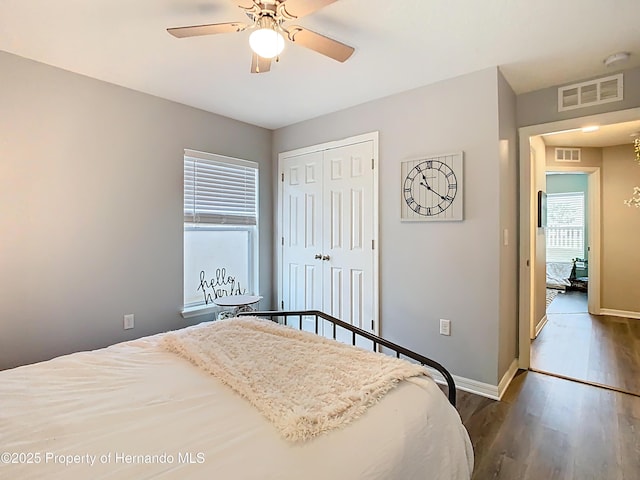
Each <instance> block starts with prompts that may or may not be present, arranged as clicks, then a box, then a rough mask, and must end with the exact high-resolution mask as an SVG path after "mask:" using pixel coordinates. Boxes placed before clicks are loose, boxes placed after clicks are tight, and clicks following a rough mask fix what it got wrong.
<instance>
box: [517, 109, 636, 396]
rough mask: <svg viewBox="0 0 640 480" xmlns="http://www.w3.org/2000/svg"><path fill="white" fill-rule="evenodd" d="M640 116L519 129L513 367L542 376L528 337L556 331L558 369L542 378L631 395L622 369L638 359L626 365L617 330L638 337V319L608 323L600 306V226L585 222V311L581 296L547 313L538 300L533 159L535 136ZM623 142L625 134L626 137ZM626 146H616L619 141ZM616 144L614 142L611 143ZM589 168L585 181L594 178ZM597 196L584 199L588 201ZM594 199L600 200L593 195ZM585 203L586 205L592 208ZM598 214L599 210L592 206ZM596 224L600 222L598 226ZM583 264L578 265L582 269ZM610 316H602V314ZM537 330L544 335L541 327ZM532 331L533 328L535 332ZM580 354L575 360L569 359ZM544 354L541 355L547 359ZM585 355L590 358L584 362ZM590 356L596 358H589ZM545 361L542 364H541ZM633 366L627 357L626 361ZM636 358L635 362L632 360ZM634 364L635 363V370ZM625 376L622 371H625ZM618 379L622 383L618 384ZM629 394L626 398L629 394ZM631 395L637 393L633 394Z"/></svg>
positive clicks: (540, 180)
mask: <svg viewBox="0 0 640 480" xmlns="http://www.w3.org/2000/svg"><path fill="white" fill-rule="evenodd" d="M638 118H640V109H638V108H636V109H631V110H624V111H619V112H611V113H607V114H601V115H594V116H590V117H583V118H578V119H572V120H566V121H561V122H553V123H549V124H545V125H537V126H533V127H523V128H521V129H520V149H521V151H520V166H521V210H520V211H521V225H520V233H521V250H520V260H521V261H520V317H519V367H520V368H525V369H527V368H532V369H536V370H543V369H546V367H540V365H541V364H542V363H543V360H545V359H541V358H539V357H538V358H532V357H535V356H536V355H537V354H538V352H537V351H534V350H533V349H531V348H529V347H530V345H531V342H532V339H534V338H536V335H537V334H540V336H539V337H538V339H537V340H534V346H535V343H545V342H548V341H549V337H550V336H551V334H552V333H553V331H554V329H555V332H556V333H557V334H558V335H557V337H558V338H559V339H560V341H559V343H558V344H559V345H561V348H560V349H558V350H557V358H556V359H555V360H556V362H557V364H558V365H562V369H561V370H560V371H559V372H558V371H556V372H545V373H551V374H556V376H562V377H565V378H571V379H578V381H585V382H587V383H592V384H598V385H602V386H607V388H611V387H613V389H620V390H622V391H630V390H632V389H631V388H630V387H629V388H627V387H626V386H625V383H627V384H628V382H626V381H625V380H624V377H625V376H626V377H628V378H633V377H634V376H635V377H637V376H638V372H636V373H631V374H629V368H628V367H629V366H631V367H632V368H633V365H634V363H638V362H637V361H629V360H630V357H629V352H632V353H631V357H634V356H635V357H637V354H636V353H637V352H636V353H633V352H634V350H633V345H627V344H626V343H625V342H627V340H629V339H626V338H624V335H621V332H623V331H627V332H631V336H632V338H631V339H630V340H631V341H632V342H633V336H635V335H637V330H638V325H637V324H636V323H637V320H635V319H630V318H621V317H613V316H609V315H615V313H613V311H612V310H609V309H603V308H601V285H600V280H601V279H600V266H601V262H600V258H601V257H600V245H597V248H596V247H595V246H594V241H595V243H598V242H599V240H600V235H599V232H600V231H601V228H600V224H599V223H598V225H595V224H592V225H591V227H592V231H595V232H597V233H596V234H593V235H590V237H591V239H590V240H589V244H590V246H591V249H590V251H589V252H588V254H587V255H586V257H588V258H586V260H587V264H586V265H588V275H584V276H585V277H588V280H587V281H588V309H587V310H588V312H587V311H585V309H584V293H582V292H577V293H576V294H575V295H574V292H573V291H570V292H568V293H569V295H567V296H566V297H561V296H560V295H558V296H557V297H556V298H557V299H560V298H561V300H564V302H563V301H560V303H554V302H556V300H554V301H553V302H552V303H551V304H550V307H549V309H548V310H547V308H546V305H545V304H544V299H545V295H544V293H545V290H546V288H545V287H546V284H545V276H546V271H545V270H546V269H545V264H546V258H545V256H546V251H545V253H543V254H542V255H541V254H540V248H539V247H540V244H541V243H542V242H543V241H546V239H545V236H544V232H541V230H540V229H539V228H538V227H537V218H536V217H537V195H536V194H537V192H538V190H543V191H546V190H547V188H546V182H545V180H546V179H545V169H546V168H545V167H546V161H544V159H545V156H544V154H542V155H541V154H540V152H541V151H544V148H545V147H546V145H545V143H544V142H543V141H541V138H540V136H542V135H545V134H549V133H552V132H560V131H573V130H578V129H580V128H581V127H584V126H586V125H590V124H591V125H594V124H595V125H601V126H607V127H608V126H613V125H614V124H622V123H625V122H634V121H637V120H638ZM627 136H628V134H627ZM627 141H628V140H625V141H624V142H620V144H622V143H626V142H627ZM612 145H615V144H612ZM560 170H564V171H565V172H569V171H573V172H576V171H579V170H583V169H582V168H581V167H578V168H576V167H566V166H564V167H562V168H560ZM599 175H600V174H599V173H596V171H595V170H594V171H593V172H590V175H589V177H592V178H595V177H597V176H599ZM592 184H593V185H597V186H598V187H599V186H600V179H598V180H597V181H590V182H589V187H591V185H592ZM592 196H593V197H596V195H590V197H592ZM598 197H599V195H598ZM591 201H592V199H591V198H590V200H589V204H588V205H589V209H591V205H592V203H591ZM598 211H599V208H598ZM598 222H599V220H598ZM581 266H584V265H581ZM541 301H542V303H543V306H542V317H544V323H543V324H542V325H539V324H538V323H539V318H541V317H537V315H540V307H539V305H540V303H541ZM605 314H609V315H605ZM580 323H581V324H582V327H583V328H582V330H581V332H578V331H576V330H572V327H575V326H576V325H577V324H580ZM542 326H544V329H542ZM536 327H539V328H537V329H536ZM579 352H582V353H583V354H584V355H582V358H577V357H580V355H579V354H578V355H573V354H575V353H579ZM550 355H551V354H548V355H547V356H550ZM589 355H590V356H591V358H589ZM596 357H597V358H596ZM546 360H548V358H547V359H546ZM631 360H633V358H631ZM636 360H637V358H636ZM639 365H640V364H639ZM625 371H626V373H625ZM620 379H623V380H622V383H620V382H619V380H620ZM632 393H633V392H632ZM635 393H636V394H637V393H639V391H636V392H635Z"/></svg>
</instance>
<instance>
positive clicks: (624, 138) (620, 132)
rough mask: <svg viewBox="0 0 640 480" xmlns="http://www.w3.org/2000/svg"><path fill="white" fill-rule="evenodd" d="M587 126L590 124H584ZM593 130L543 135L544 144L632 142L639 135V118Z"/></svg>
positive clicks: (570, 145) (583, 144)
mask: <svg viewBox="0 0 640 480" xmlns="http://www.w3.org/2000/svg"><path fill="white" fill-rule="evenodd" d="M584 126H585V127H589V126H591V125H584ZM599 127H600V128H599V129H598V130H597V131H595V132H583V131H582V130H581V129H575V130H571V131H565V132H560V133H552V134H546V135H543V136H542V138H543V141H544V143H545V145H548V146H551V147H613V146H615V145H624V144H625V143H633V141H634V139H635V137H636V136H638V135H640V120H634V121H633V122H624V123H615V124H611V125H600V126H599Z"/></svg>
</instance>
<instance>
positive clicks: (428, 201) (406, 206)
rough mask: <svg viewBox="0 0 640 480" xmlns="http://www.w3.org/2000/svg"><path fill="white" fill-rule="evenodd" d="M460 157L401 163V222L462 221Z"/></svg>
mask: <svg viewBox="0 0 640 480" xmlns="http://www.w3.org/2000/svg"><path fill="white" fill-rule="evenodd" d="M462 157H463V153H462V152H459V153H453V154H449V155H438V156H432V157H425V158H419V159H416V160H407V161H404V162H402V163H401V171H400V175H401V177H400V178H401V182H402V185H401V190H402V191H401V198H402V200H401V209H400V216H401V219H402V220H406V221H414V222H415V221H417V222H428V221H455V220H462V207H463V194H462V188H463V182H462V180H463V172H462Z"/></svg>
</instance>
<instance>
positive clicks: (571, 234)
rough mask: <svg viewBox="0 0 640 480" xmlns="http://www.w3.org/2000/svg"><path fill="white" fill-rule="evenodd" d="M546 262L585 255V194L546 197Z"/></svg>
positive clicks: (552, 194) (569, 260)
mask: <svg viewBox="0 0 640 480" xmlns="http://www.w3.org/2000/svg"><path fill="white" fill-rule="evenodd" d="M545 233H546V237H547V262H571V260H572V259H574V258H582V257H583V256H584V193H583V192H572V193H550V194H548V195H547V229H546V232H545Z"/></svg>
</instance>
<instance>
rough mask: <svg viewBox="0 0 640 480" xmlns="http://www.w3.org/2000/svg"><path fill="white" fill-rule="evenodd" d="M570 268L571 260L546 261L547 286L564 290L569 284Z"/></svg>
mask: <svg viewBox="0 0 640 480" xmlns="http://www.w3.org/2000/svg"><path fill="white" fill-rule="evenodd" d="M572 268H573V263H572V262H547V288H552V289H555V290H566V289H567V287H569V286H571V281H570V279H569V277H570V276H571V270H572Z"/></svg>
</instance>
